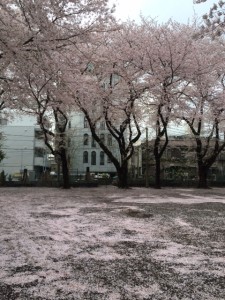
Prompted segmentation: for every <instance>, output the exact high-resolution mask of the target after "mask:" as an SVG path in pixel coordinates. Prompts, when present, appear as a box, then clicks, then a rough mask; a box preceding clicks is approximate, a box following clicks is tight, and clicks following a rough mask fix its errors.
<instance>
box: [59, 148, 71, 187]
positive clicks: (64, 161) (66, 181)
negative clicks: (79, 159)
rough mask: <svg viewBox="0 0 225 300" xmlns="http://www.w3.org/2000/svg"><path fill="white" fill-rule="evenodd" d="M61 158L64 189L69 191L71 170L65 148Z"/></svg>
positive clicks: (61, 152) (62, 150)
mask: <svg viewBox="0 0 225 300" xmlns="http://www.w3.org/2000/svg"><path fill="white" fill-rule="evenodd" d="M60 158H61V164H62V174H63V188H64V189H69V188H70V178H69V168H68V162H67V155H66V150H65V149H64V148H62V149H61V151H60Z"/></svg>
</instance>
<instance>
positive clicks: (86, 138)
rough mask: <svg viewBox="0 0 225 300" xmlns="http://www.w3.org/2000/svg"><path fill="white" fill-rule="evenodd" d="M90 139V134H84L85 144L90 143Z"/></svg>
mask: <svg viewBox="0 0 225 300" xmlns="http://www.w3.org/2000/svg"><path fill="white" fill-rule="evenodd" d="M88 139H89V138H88V134H87V133H85V134H84V145H85V146H87V145H88Z"/></svg>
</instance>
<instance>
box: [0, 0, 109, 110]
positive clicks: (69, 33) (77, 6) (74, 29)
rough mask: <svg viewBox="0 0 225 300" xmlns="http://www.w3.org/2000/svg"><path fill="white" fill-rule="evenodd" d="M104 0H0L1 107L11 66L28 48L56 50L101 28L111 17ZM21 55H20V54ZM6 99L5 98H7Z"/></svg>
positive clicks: (45, 50) (9, 77) (30, 49)
mask: <svg viewBox="0 0 225 300" xmlns="http://www.w3.org/2000/svg"><path fill="white" fill-rule="evenodd" d="M107 3H108V1H107V0H47V1H45V0H39V1H27V0H19V1H17V0H4V1H1V2H0V97H1V98H0V108H1V109H3V107H5V106H7V107H8V106H10V103H7V104H6V101H5V100H6V99H4V100H3V99H2V95H3V94H4V93H5V91H6V90H8V88H9V87H10V84H6V83H10V80H9V79H11V76H12V73H11V71H10V66H11V65H12V64H14V62H15V61H20V60H21V56H22V57H23V56H24V55H26V54H27V53H28V52H37V51H39V52H40V51H44V52H45V53H47V52H49V51H59V50H60V49H62V48H65V47H67V46H68V45H76V43H77V42H78V41H81V40H82V41H84V39H88V35H90V34H91V33H92V32H96V31H103V30H105V29H103V28H106V27H107V24H108V23H109V22H110V21H111V20H112V14H111V13H112V12H113V9H114V8H113V7H112V8H111V9H110V8H109V7H108V5H107ZM22 59H23V58H22ZM7 99H8V98H7Z"/></svg>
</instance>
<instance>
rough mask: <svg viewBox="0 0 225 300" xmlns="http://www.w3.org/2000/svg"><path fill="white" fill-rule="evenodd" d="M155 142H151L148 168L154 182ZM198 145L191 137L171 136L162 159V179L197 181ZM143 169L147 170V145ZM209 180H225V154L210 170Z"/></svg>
mask: <svg viewBox="0 0 225 300" xmlns="http://www.w3.org/2000/svg"><path fill="white" fill-rule="evenodd" d="M153 146H154V140H151V141H149V146H148V148H149V153H148V168H149V176H150V178H152V179H153V180H154V177H155V159H154V154H153ZM195 149H196V143H195V140H194V139H193V137H191V136H190V135H188V134H187V135H180V136H171V137H170V138H169V143H168V146H167V148H166V150H165V152H164V154H163V156H162V158H161V178H162V179H169V180H178V181H180V180H181V181H185V180H197V178H198V166H197V158H196V150H195ZM142 169H143V174H145V170H146V143H145V142H144V143H143V144H142ZM208 177H209V180H212V181H218V180H224V179H225V153H224V152H222V153H221V154H220V155H219V156H218V158H217V160H216V162H215V163H214V164H213V165H212V167H211V168H210V170H209V176H208Z"/></svg>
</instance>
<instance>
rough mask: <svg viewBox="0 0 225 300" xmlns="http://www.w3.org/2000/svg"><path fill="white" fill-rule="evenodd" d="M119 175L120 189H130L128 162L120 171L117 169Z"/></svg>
mask: <svg viewBox="0 0 225 300" xmlns="http://www.w3.org/2000/svg"><path fill="white" fill-rule="evenodd" d="M117 175H118V187H119V188H121V189H126V188H128V187H129V184H128V164H127V161H126V162H124V163H123V164H122V165H121V167H120V168H119V169H117Z"/></svg>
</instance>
